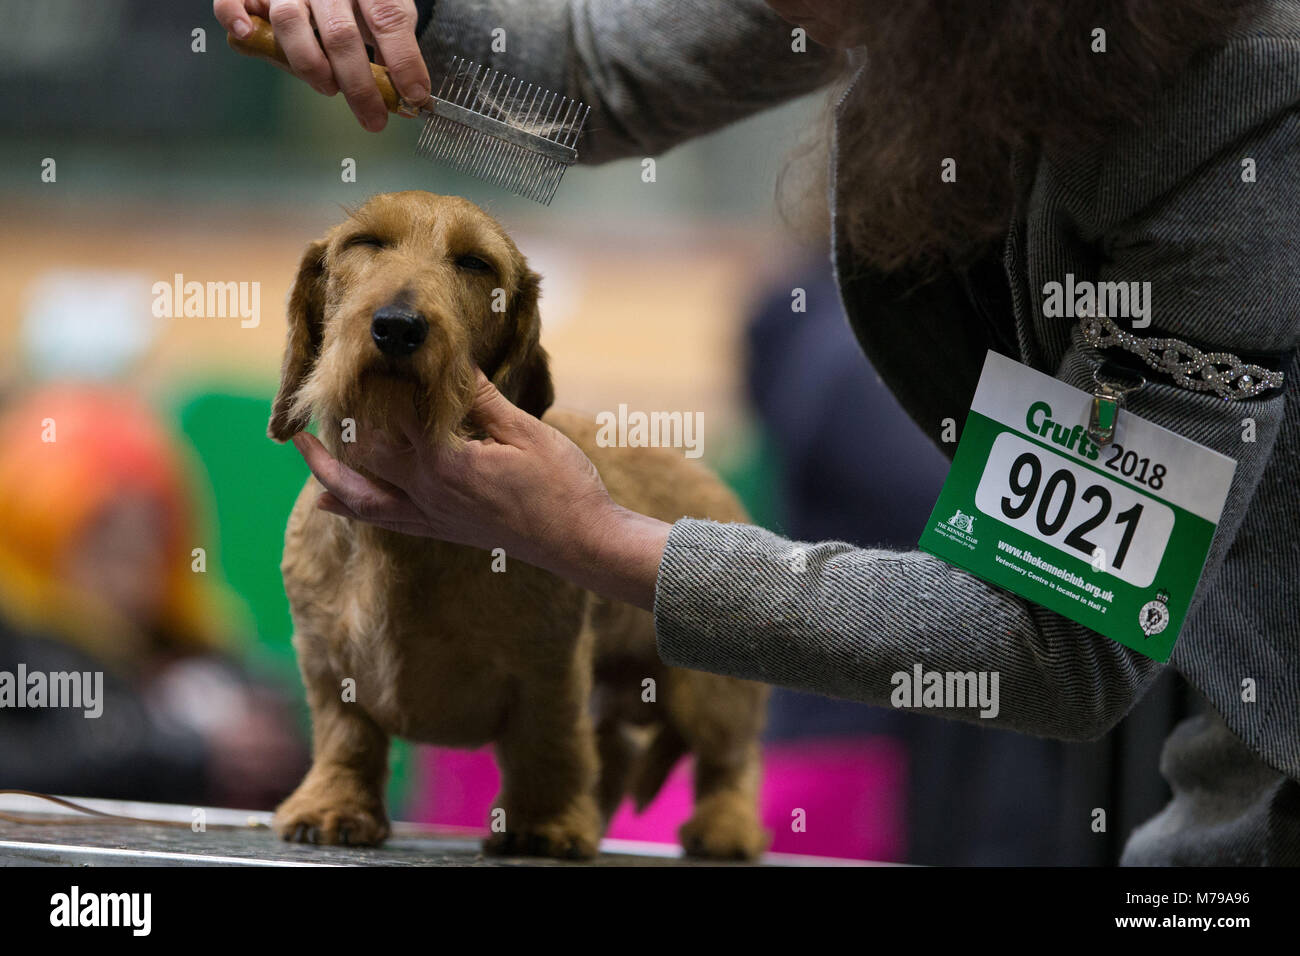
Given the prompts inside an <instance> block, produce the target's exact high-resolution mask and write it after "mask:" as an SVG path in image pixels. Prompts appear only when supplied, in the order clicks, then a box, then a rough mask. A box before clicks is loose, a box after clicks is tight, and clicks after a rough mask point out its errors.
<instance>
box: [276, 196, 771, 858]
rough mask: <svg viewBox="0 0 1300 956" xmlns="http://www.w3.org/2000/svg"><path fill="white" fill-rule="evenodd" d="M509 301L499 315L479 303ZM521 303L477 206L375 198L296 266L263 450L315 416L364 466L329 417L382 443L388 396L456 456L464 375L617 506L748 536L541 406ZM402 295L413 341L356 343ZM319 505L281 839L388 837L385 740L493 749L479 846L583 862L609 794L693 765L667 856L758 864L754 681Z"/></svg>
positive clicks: (718, 507)
mask: <svg viewBox="0 0 1300 956" xmlns="http://www.w3.org/2000/svg"><path fill="white" fill-rule="evenodd" d="M503 298H504V301H505V302H506V303H508V306H507V307H506V308H505V310H504V311H493V308H492V305H493V302H494V300H495V301H496V302H497V303H498V304H499V303H500V302H501V301H502V299H503ZM537 298H538V277H537V276H536V274H534V273H533V272H531V271H530V270H529V269H528V267H527V264H526V262H525V260H524V258H523V256H522V255H521V254H520V253H519V251H518V249H516V247H515V245H514V243H513V242H512V241H511V240H510V238H509V237H508V236H507V235H506V234H505V232H504V231H503V230H502V228H501V227H500V225H498V224H497V223H496V222H495V221H494V220H492V219H491V218H490V217H489V216H487V215H486V214H485V213H483V212H482V210H480V209H479V208H478V207H477V206H475V205H473V204H472V203H470V202H467V201H465V200H462V199H458V198H452V197H442V196H434V195H431V194H429V193H422V192H406V193H394V194H388V195H382V196H376V197H374V198H372V199H371V200H369V201H368V202H367V203H366V204H365V205H364V206H362V207H361V208H360V209H358V210H357V211H356V212H355V213H353V214H352V215H351V216H350V217H349V218H348V219H347V220H346V221H345V222H344V223H342V224H341V225H340V226H338V227H336V228H335V229H334V230H332V231H331V233H330V234H329V236H328V237H326V238H325V239H324V240H321V241H319V242H316V243H313V244H312V245H311V246H309V248H308V250H307V253H306V254H305V255H304V257H303V262H302V266H301V269H300V273H299V276H298V281H297V284H296V285H295V288H294V292H293V294H292V296H291V300H290V309H289V312H290V315H289V336H288V346H287V349H286V354H285V361H284V370H283V376H282V382H281V388H280V393H279V394H278V395H277V397H276V400H275V404H274V408H273V412H272V418H271V426H270V432H271V435H272V437H274V438H276V439H277V440H280V441H284V440H286V439H288V438H289V437H291V436H292V435H293V434H294V433H295V432H297V431H299V430H301V429H303V428H305V427H306V426H307V424H308V422H309V421H310V419H311V418H313V417H314V418H315V419H316V420H317V421H318V422H319V426H320V427H319V432H320V437H321V440H322V441H323V442H324V443H325V445H326V447H327V448H328V449H329V450H330V452H331V453H332V454H333V455H335V456H336V457H338V458H340V460H342V461H344V462H347V463H349V464H352V465H353V466H354V467H357V468H358V469H359V470H364V469H363V468H361V466H360V463H359V462H356V461H354V460H353V458H354V457H355V456H354V449H353V446H352V445H351V444H350V443H348V442H345V441H343V440H342V438H341V436H342V435H343V430H344V428H345V427H346V426H345V419H351V420H352V421H353V422H354V423H355V425H354V427H355V428H356V429H359V430H360V429H366V428H375V429H381V430H382V429H385V427H386V423H387V422H388V421H389V413H390V412H391V410H392V409H393V408H395V407H397V403H403V402H404V403H408V404H409V403H414V406H415V408H416V409H417V410H418V412H419V414H420V416H421V421H422V423H423V424H424V425H425V427H426V430H427V436H428V440H429V441H431V442H454V441H459V440H463V439H464V438H466V437H468V436H469V435H470V434H471V432H470V428H469V426H468V425H467V423H466V413H467V411H468V409H469V407H470V403H471V401H472V397H473V384H474V372H473V368H474V365H475V364H477V365H478V366H479V367H481V368H482V369H483V370H484V371H485V372H486V373H487V374H488V375H489V377H490V378H491V379H492V380H493V382H494V383H495V384H496V385H497V386H498V387H499V388H500V389H501V391H502V392H503V393H504V394H505V395H506V397H507V398H509V399H510V400H511V401H513V402H515V404H517V405H519V406H520V407H521V408H523V409H524V410H525V411H528V412H530V413H532V414H535V415H543V414H544V413H545V415H544V420H545V421H546V422H548V423H549V424H551V425H552V426H554V427H555V428H557V429H559V430H560V431H561V432H563V433H564V434H565V435H567V436H568V437H569V438H570V439H571V440H572V441H573V442H574V443H575V444H577V445H578V446H579V447H580V448H581V449H582V450H583V451H584V452H585V453H586V454H587V456H588V457H589V458H590V459H591V460H592V462H593V463H594V464H595V466H596V468H597V470H598V471H599V472H600V475H601V478H602V479H603V480H604V482H605V485H606V487H607V488H608V489H609V492H610V495H611V496H612V497H613V499H614V500H615V501H616V502H618V503H619V504H621V505H623V506H625V507H627V508H630V509H632V510H634V511H638V512H641V513H643V514H648V515H652V516H655V517H657V518H661V519H663V520H665V521H673V520H675V519H677V518H680V517H683V516H693V517H708V518H714V519H717V520H722V521H739V520H744V518H745V515H744V512H743V510H742V509H741V507H740V505H739V503H738V502H737V501H736V500H735V498H734V497H733V496H732V495H731V494H730V492H728V491H727V489H726V488H725V487H724V486H723V485H722V484H721V482H719V481H718V479H717V478H716V477H714V476H713V475H712V474H711V473H709V472H708V471H706V470H705V469H704V468H702V467H699V466H697V465H695V464H693V463H691V462H689V461H686V460H685V459H684V458H683V457H682V453H681V452H680V451H677V450H670V449H655V448H607V447H600V446H598V445H597V443H596V427H595V424H594V422H592V421H591V420H589V419H588V418H585V417H583V416H578V415H573V414H569V413H563V412H559V411H548V408H549V406H550V404H551V401H552V396H553V392H552V387H551V380H550V373H549V370H548V366H547V359H546V353H545V352H544V351H543V349H542V348H541V346H540V345H539V343H538V339H539V333H540V318H539V315H538V309H537ZM395 303H396V304H398V305H400V306H401V307H403V308H405V309H408V310H411V311H412V312H414V313H418V314H419V315H420V316H421V317H422V318H423V320H424V321H426V322H427V326H428V335H427V339H426V340H425V341H423V344H421V346H420V347H419V348H418V349H417V350H416V351H415V352H414V354H411V355H409V356H406V357H402V358H400V359H399V360H394V359H392V358H391V357H389V356H386V355H384V354H381V352H380V350H379V349H378V348H377V347H376V345H375V343H374V342H373V341H372V337H371V320H372V316H373V314H374V313H375V312H376V310H378V309H381V308H384V307H385V306H391V305H393V304H395ZM321 491H322V489H321V487H320V485H319V484H317V483H316V482H315V480H314V479H313V480H309V481H308V483H307V486H306V487H305V488H304V489H303V491H302V494H301V495H300V496H299V498H298V502H297V504H296V505H295V507H294V510H293V513H292V515H291V516H290V519H289V527H288V531H287V534H286V538H285V551H284V562H283V566H282V569H283V572H284V581H285V589H286V591H287V592H288V595H289V601H290V606H291V609H292V613H293V622H294V646H295V648H296V649H297V652H298V658H299V663H300V666H301V670H302V675H303V681H304V683H305V685H306V690H307V698H308V703H309V705H310V707H311V712H312V720H313V731H314V740H315V744H314V763H313V766H312V768H311V771H310V772H309V773H308V775H307V777H306V779H304V780H303V782H302V784H301V785H300V786H299V787H298V790H297V791H296V792H295V793H294V794H293V795H292V796H291V797H290V798H289V799H288V800H286V801H285V802H284V803H283V804H282V805H281V806H280V808H279V809H278V810H277V812H276V816H275V825H276V828H277V829H278V831H279V832H280V833H281V835H282V836H284V837H285V838H286V839H296V840H307V841H312V842H322V843H354V844H369V843H377V842H379V841H381V840H383V839H384V837H385V836H386V835H387V833H388V822H387V815H386V812H385V809H384V803H383V789H384V783H385V779H386V775H387V752H388V743H389V738H390V737H391V736H399V737H403V738H406V739H409V740H412V741H417V742H421V743H429V744H438V745H442V746H451V747H478V746H481V745H483V744H487V743H492V744H494V746H495V752H496V756H497V761H498V764H499V766H500V769H501V775H502V789H501V793H500V794H499V795H498V797H497V801H496V806H497V807H499V808H500V809H501V810H503V811H504V818H503V822H504V830H503V831H501V832H493V833H492V835H491V836H490V837H489V838H488V841H487V847H488V848H489V849H492V850H496V851H500V852H516V853H535V854H543V855H552V856H566V857H587V856H591V855H592V854H594V853H595V852H596V848H597V844H598V841H599V839H600V837H601V835H602V833H603V831H604V828H605V825H606V824H607V822H608V818H609V816H610V815H611V813H612V812H613V810H614V809H615V808H616V807H617V805H618V803H619V802H620V801H621V799H622V798H623V797H624V795H625V794H628V793H631V794H632V796H633V797H634V799H635V800H636V801H637V802H638V804H639V805H641V806H644V805H645V804H646V803H648V802H649V801H650V800H651V799H653V797H654V795H655V794H656V793H657V792H658V790H659V788H660V786H661V785H662V783H663V781H664V779H665V777H666V776H667V774H668V772H669V771H670V770H671V769H672V767H673V765H674V764H675V763H676V762H677V760H678V759H679V758H680V757H682V756H683V755H685V754H686V753H690V754H692V755H693V756H694V758H695V788H696V799H695V810H694V813H693V815H692V817H691V818H690V820H689V821H687V822H686V823H685V825H684V826H683V828H682V832H681V838H682V842H683V844H684V845H685V846H686V848H687V849H688V850H689V851H691V852H693V853H696V854H700V855H705V856H711V857H723V858H728V857H753V856H756V855H757V854H758V853H760V852H762V850H763V848H764V847H765V846H766V834H765V833H764V831H763V829H762V827H761V826H760V824H759V821H758V814H757V791H758V785H759V745H758V736H759V732H760V730H761V728H762V722H763V712H764V705H765V702H766V696H767V692H766V689H765V688H764V687H762V686H761V685H758V684H753V683H749V682H745V681H739V680H734V679H731V678H725V677H717V676H714V675H710V674H704V673H698V672H693V671H686V670H680V669H676V668H670V667H667V666H665V665H663V664H662V663H661V662H660V661H659V659H658V657H657V655H656V653H655V639H654V624H653V620H652V618H651V616H650V614H648V613H647V612H645V611H642V610H640V609H637V608H634V607H631V606H630V605H626V604H622V603H618V602H613V601H608V600H605V599H603V598H600V597H597V596H596V595H594V594H591V593H590V592H587V591H584V590H582V589H580V588H578V587H577V586H575V585H573V584H570V583H569V582H567V581H564V580H562V579H560V578H558V577H556V576H554V575H552V574H550V573H548V572H546V571H542V570H540V569H538V568H535V567H533V566H530V565H528V564H525V563H523V562H522V561H511V560H510V559H509V556H507V557H506V560H507V562H508V563H507V570H506V571H505V572H504V573H499V572H494V571H493V569H492V564H493V557H492V555H490V554H489V553H488V552H485V551H480V550H477V549H473V548H466V547H461V546H458V545H451V544H446V543H442V542H438V541H435V540H432V539H428V538H417V537H410V536H405V535H401V534H397V533H395V532H391V531H386V530H383V529H380V528H376V527H372V526H369V525H364V524H360V523H356V522H352V521H349V520H347V519H343V518H339V517H336V516H334V515H331V514H328V513H326V512H322V511H320V510H319V509H317V507H316V499H317V497H318V496H319V494H320V493H321ZM348 679H351V680H352V681H355V701H353V700H352V699H351V697H350V695H345V693H344V688H345V681H346V680H348ZM647 680H650V681H653V684H648V683H646V682H647ZM650 688H653V694H651V693H650V692H649V689H650ZM650 696H653V700H647V699H646V698H647V697H650ZM345 697H346V698H347V699H345ZM498 818H499V815H498Z"/></svg>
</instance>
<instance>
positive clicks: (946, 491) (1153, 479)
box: [920, 352, 1237, 661]
mask: <svg viewBox="0 0 1300 956" xmlns="http://www.w3.org/2000/svg"><path fill="white" fill-rule="evenodd" d="M1092 399H1093V396H1091V395H1089V394H1088V393H1087V392H1083V391H1080V390H1079V389H1077V388H1074V387H1073V386H1070V385H1067V384H1066V383H1064V382H1062V381H1059V380H1058V379H1055V378H1052V377H1051V376H1050V375H1044V374H1043V373H1041V372H1037V371H1035V370H1034V369H1031V368H1029V367H1027V366H1025V365H1021V364H1020V363H1019V362H1015V361H1012V360H1011V359H1009V358H1006V357H1005V356H1003V355H999V354H998V353H996V352H989V354H988V357H987V358H986V359H985V361H984V371H983V372H982V374H981V375H980V381H979V386H978V387H977V388H976V390H975V399H974V401H973V402H972V403H971V410H970V415H969V416H968V417H967V419H966V428H965V430H964V431H963V432H962V436H961V443H960V444H959V445H958V446H957V453H956V455H955V456H954V457H953V463H952V470H951V471H949V473H948V479H947V481H945V482H944V486H943V490H942V491H941V492H940V493H939V501H938V503H936V504H935V507H934V513H933V514H931V515H930V520H929V522H928V523H927V524H926V528H925V531H924V532H923V533H922V534H921V541H920V548H921V550H923V551H928V552H929V553H930V554H933V555H935V556H936V557H938V558H942V559H943V560H945V561H947V562H948V563H950V564H953V565H956V566H957V567H960V568H964V569H965V570H967V571H970V572H971V573H972V574H974V575H976V576H977V577H980V578H983V579H984V580H985V581H988V582H989V583H991V584H996V585H998V586H999V587H1003V588H1006V589H1007V590H1008V591H1012V592H1014V593H1016V594H1019V595H1020V596H1021V597H1024V598H1027V599H1029V600H1030V601H1033V602H1034V603H1035V604H1039V605H1042V606H1043V607H1045V608H1048V609H1049V610H1052V611H1055V612H1057V613H1058V614H1061V615H1064V616H1065V617H1068V618H1070V619H1071V620H1072V621H1077V622H1078V623H1080V624H1082V625H1084V626H1085V627H1088V628H1091V629H1092V630H1094V631H1096V632H1098V633H1099V634H1104V635H1105V636H1106V637H1109V638H1111V639H1113V640H1116V641H1119V642H1120V643H1121V644H1123V645H1125V646H1126V647H1131V648H1133V649H1134V650H1136V651H1140V652H1141V653H1143V654H1145V655H1147V656H1148V657H1152V658H1154V659H1156V660H1158V661H1167V660H1169V655H1170V653H1171V652H1172V651H1173V648H1174V642H1175V641H1176V640H1177V638H1178V633H1179V631H1180V630H1181V629H1182V626H1183V618H1184V617H1185V616H1186V614H1187V607H1188V604H1189V603H1190V602H1191V599H1192V594H1193V592H1194V591H1195V590H1196V583H1197V581H1198V580H1199V579H1200V576H1201V569H1202V568H1203V567H1204V566H1205V557H1206V555H1207V554H1208V553H1209V550H1210V541H1211V539H1213V537H1214V530H1215V528H1216V527H1217V525H1218V522H1219V516H1220V514H1221V513H1222V511H1223V502H1224V500H1225V499H1226V498H1227V496H1228V487H1229V485H1230V484H1231V483H1232V476H1233V473H1234V472H1235V471H1236V468H1237V463H1236V462H1235V461H1233V460H1232V459H1231V458H1228V457H1227V456H1226V455H1221V454H1219V453H1218V452H1216V451H1213V450H1212V449H1209V448H1206V447H1204V446H1202V445H1198V444H1196V443H1195V442H1193V441H1190V440H1189V439H1186V438H1183V437H1182V436H1181V435H1178V434H1175V433H1174V432H1171V431H1169V430H1168V429H1167V428H1161V427H1160V426H1159V425H1154V424H1152V423H1151V422H1148V421H1145V420H1144V419H1141V418H1139V417H1138V416H1136V415H1134V414H1133V413H1131V412H1129V411H1127V410H1124V411H1121V412H1120V414H1119V418H1118V421H1117V422H1116V424H1115V433H1114V438H1113V441H1112V442H1111V443H1110V444H1107V445H1105V446H1104V447H1103V446H1099V445H1097V443H1096V442H1094V441H1092V440H1091V439H1090V438H1089V437H1088V422H1089V416H1090V412H1091V409H1092Z"/></svg>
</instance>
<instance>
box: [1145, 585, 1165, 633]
mask: <svg viewBox="0 0 1300 956" xmlns="http://www.w3.org/2000/svg"><path fill="white" fill-rule="evenodd" d="M1138 626H1139V627H1141V628H1142V633H1143V634H1145V635H1146V636H1147V637H1155V635H1157V634H1159V633H1160V632H1161V631H1163V630H1164V629H1165V628H1167V627H1168V626H1169V592H1168V591H1166V590H1165V589H1164V588H1161V589H1160V590H1159V591H1157V592H1156V596H1155V600H1153V601H1147V603H1146V604H1143V605H1142V610H1140V611H1138Z"/></svg>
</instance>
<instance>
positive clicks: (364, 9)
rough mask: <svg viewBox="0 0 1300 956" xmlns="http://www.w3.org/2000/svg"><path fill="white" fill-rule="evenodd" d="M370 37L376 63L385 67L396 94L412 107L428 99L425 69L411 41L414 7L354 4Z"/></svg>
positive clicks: (393, 2) (376, 0)
mask: <svg viewBox="0 0 1300 956" xmlns="http://www.w3.org/2000/svg"><path fill="white" fill-rule="evenodd" d="M358 5H359V6H360V7H361V13H362V15H363V17H364V18H365V22H366V24H367V25H368V26H369V27H370V33H371V36H373V37H374V46H375V49H376V51H377V53H378V56H377V57H376V60H380V59H381V58H382V62H383V64H384V65H385V66H387V67H388V74H389V76H391V77H392V78H393V85H394V86H395V87H397V92H398V93H400V94H401V95H402V96H403V97H405V98H406V99H407V100H408V101H410V102H412V103H423V102H424V101H425V100H426V99H428V97H429V68H428V67H427V66H425V65H424V57H423V56H421V55H420V44H419V43H418V42H417V41H416V37H415V7H414V5H413V4H411V3H410V2H409V0H358Z"/></svg>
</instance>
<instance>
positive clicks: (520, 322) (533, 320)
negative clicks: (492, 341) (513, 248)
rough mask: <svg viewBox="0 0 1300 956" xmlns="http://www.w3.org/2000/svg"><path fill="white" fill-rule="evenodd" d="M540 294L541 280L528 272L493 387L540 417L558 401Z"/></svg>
mask: <svg viewBox="0 0 1300 956" xmlns="http://www.w3.org/2000/svg"><path fill="white" fill-rule="evenodd" d="M540 292H541V277H540V276H539V275H538V274H537V273H536V272H533V271H532V270H531V269H525V270H524V274H523V276H522V277H521V278H520V280H519V288H518V289H516V290H515V296H514V301H513V302H512V303H511V305H510V313H509V315H508V316H507V318H506V321H507V328H508V329H509V332H508V335H509V336H510V338H509V339H508V340H507V342H506V346H505V355H504V356H503V358H502V359H501V361H500V362H499V363H498V364H497V367H496V371H495V372H493V373H492V374H491V378H492V384H494V385H495V386H496V387H497V388H498V389H500V390H501V394H502V395H504V396H505V397H506V398H508V399H510V401H512V402H514V404H515V405H517V406H519V407H520V408H522V409H523V410H524V411H526V412H527V413H528V414H530V415H535V416H536V417H538V418H541V417H542V413H543V412H545V411H546V410H547V409H548V408H550V407H551V403H552V402H554V401H555V388H554V386H553V385H552V384H551V363H550V359H549V358H548V357H547V355H546V350H545V349H544V348H542V346H541V344H540V339H541V334H542V316H541V312H540V311H539V309H538V308H537V299H538V296H539V295H540Z"/></svg>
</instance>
